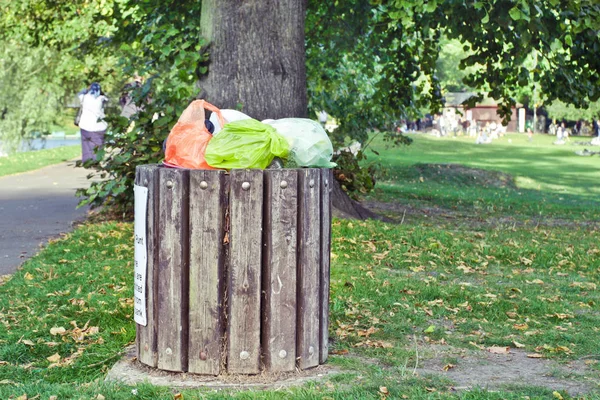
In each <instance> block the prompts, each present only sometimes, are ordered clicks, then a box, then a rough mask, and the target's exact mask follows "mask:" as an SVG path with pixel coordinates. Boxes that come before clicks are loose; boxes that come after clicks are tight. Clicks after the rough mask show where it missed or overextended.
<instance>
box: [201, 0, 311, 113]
mask: <svg viewBox="0 0 600 400" xmlns="http://www.w3.org/2000/svg"><path fill="white" fill-rule="evenodd" d="M305 13H306V1H305V0H244V1H240V0H203V1H202V17H201V28H202V36H203V37H204V38H205V39H207V40H209V46H210V47H209V54H210V64H209V67H208V74H207V75H205V76H204V77H203V78H202V79H201V81H200V85H201V86H202V90H203V96H204V98H205V99H206V100H208V101H209V102H211V103H213V104H214V105H216V106H217V107H220V108H233V109H240V107H241V111H242V112H244V113H246V114H248V115H250V116H251V117H252V118H255V119H258V120H262V119H267V118H273V119H278V118H285V117H306V116H307V112H308V111H307V98H306V66H305V60H306V50H305V48H304V19H305Z"/></svg>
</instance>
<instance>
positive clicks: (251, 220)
mask: <svg viewBox="0 0 600 400" xmlns="http://www.w3.org/2000/svg"><path fill="white" fill-rule="evenodd" d="M230 185H231V189H230V221H231V232H230V238H229V239H230V243H229V265H228V285H227V298H228V300H227V301H228V313H227V315H228V318H227V342H228V343H227V371H228V372H229V373H234V374H256V373H258V372H259V371H260V284H261V250H262V249H261V246H262V232H261V231H262V211H263V210H262V208H263V171H262V170H232V171H231V178H230Z"/></svg>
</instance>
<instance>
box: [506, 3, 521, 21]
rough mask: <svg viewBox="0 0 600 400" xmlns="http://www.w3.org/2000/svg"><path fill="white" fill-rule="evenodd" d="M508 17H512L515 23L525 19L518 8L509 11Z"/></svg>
mask: <svg viewBox="0 0 600 400" xmlns="http://www.w3.org/2000/svg"><path fill="white" fill-rule="evenodd" d="M508 15H510V17H511V18H512V20H513V21H519V20H521V19H524V18H523V13H522V12H521V10H520V9H519V7H517V6H514V7H513V8H511V9H510V10H508Z"/></svg>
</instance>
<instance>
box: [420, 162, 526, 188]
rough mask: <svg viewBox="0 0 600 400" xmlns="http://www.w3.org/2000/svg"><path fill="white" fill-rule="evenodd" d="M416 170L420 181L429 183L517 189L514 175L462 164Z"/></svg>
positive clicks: (432, 165)
mask: <svg viewBox="0 0 600 400" xmlns="http://www.w3.org/2000/svg"><path fill="white" fill-rule="evenodd" d="M414 170H415V172H416V173H418V174H419V179H421V178H422V179H424V180H429V181H440V182H445V183H448V182H453V183H456V184H459V185H465V186H484V187H495V188H510V189H516V188H517V185H516V183H515V180H514V178H513V177H512V175H509V174H506V173H504V172H500V171H491V170H487V169H480V168H471V167H467V166H464V165H460V164H415V165H414Z"/></svg>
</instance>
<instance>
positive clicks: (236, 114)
mask: <svg viewBox="0 0 600 400" xmlns="http://www.w3.org/2000/svg"><path fill="white" fill-rule="evenodd" d="M221 116H222V117H223V119H224V120H225V123H226V124H227V123H229V122H235V121H241V120H243V119H250V117H249V116H247V115H246V114H244V113H243V112H241V111H237V110H230V109H223V110H221ZM210 122H212V124H213V125H214V127H215V130H214V132H213V134H214V135H218V134H219V132H221V129H223V124H222V123H220V122H219V117H218V116H217V114H214V113H213V114H212V115H211V116H210Z"/></svg>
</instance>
